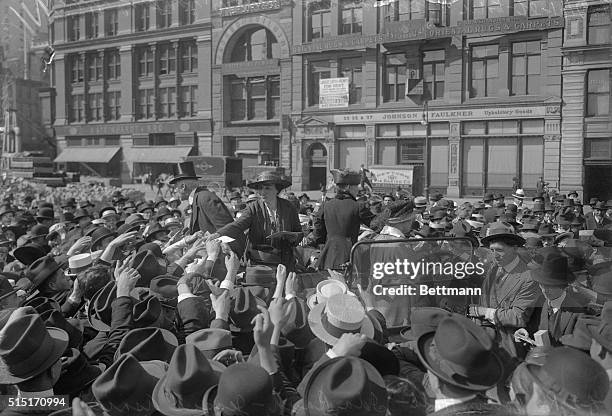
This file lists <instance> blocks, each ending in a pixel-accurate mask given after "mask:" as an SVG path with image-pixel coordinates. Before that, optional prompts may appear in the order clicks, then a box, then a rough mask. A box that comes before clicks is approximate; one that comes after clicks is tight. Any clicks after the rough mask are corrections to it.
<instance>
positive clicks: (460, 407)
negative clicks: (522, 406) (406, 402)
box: [428, 397, 519, 416]
mask: <svg viewBox="0 0 612 416" xmlns="http://www.w3.org/2000/svg"><path fill="white" fill-rule="evenodd" d="M518 414H519V413H518V412H515V411H514V409H512V408H511V407H510V406H502V405H499V404H489V403H486V402H485V400H484V399H482V398H479V397H476V398H474V399H472V400H470V401H467V402H465V403H459V404H455V405H453V406H449V407H445V408H444V409H441V410H438V411H437V412H433V413H429V414H428V416H458V415H486V416H513V415H517V416H518Z"/></svg>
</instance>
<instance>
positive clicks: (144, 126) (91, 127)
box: [55, 121, 211, 136]
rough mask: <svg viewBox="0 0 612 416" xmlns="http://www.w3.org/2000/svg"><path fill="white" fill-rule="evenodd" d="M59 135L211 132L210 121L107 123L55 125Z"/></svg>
mask: <svg viewBox="0 0 612 416" xmlns="http://www.w3.org/2000/svg"><path fill="white" fill-rule="evenodd" d="M55 131H56V134H57V135H58V136H99V135H103V136H109V135H113V136H119V135H132V134H151V133H177V132H192V131H200V132H210V131H211V128H210V121H185V122H180V121H178V122H177V121H170V122H159V121H157V122H152V123H140V122H136V123H117V124H115V123H105V124H83V125H74V126H57V127H55Z"/></svg>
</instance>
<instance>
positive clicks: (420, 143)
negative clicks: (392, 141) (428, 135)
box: [398, 139, 425, 165]
mask: <svg viewBox="0 0 612 416" xmlns="http://www.w3.org/2000/svg"><path fill="white" fill-rule="evenodd" d="M398 145H399V150H398V156H399V160H398V163H399V164H400V165H413V164H422V163H423V160H424V151H425V140H423V139H410V140H400V141H399V142H398Z"/></svg>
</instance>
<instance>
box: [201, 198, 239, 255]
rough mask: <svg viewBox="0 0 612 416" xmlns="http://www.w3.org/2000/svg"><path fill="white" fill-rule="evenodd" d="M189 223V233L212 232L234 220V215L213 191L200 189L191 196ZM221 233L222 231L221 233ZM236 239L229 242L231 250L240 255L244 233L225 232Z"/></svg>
mask: <svg viewBox="0 0 612 416" xmlns="http://www.w3.org/2000/svg"><path fill="white" fill-rule="evenodd" d="M191 209H192V211H193V212H192V214H191V224H190V225H189V232H190V233H191V234H193V233H195V232H197V231H203V232H206V231H208V232H209V233H211V234H213V233H215V232H218V231H219V229H220V228H223V227H224V226H225V225H227V224H230V223H232V222H233V221H234V216H233V215H232V213H231V212H230V210H229V209H228V208H227V205H225V203H224V202H223V201H221V199H220V198H219V197H218V196H217V194H215V193H214V192H211V191H208V190H206V189H202V190H200V191H198V192H196V193H195V195H194V197H193V205H192V206H191ZM221 234H222V235H223V233H221ZM225 235H228V236H229V237H232V238H234V239H236V241H234V242H232V243H230V247H231V248H232V250H233V251H235V252H236V253H238V254H239V255H242V252H243V251H244V234H242V235H240V233H236V234H232V235H230V234H225Z"/></svg>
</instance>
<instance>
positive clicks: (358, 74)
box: [339, 58, 363, 104]
mask: <svg viewBox="0 0 612 416" xmlns="http://www.w3.org/2000/svg"><path fill="white" fill-rule="evenodd" d="M339 69H340V71H339V72H340V77H342V78H348V79H349V104H359V103H361V90H362V88H363V79H362V78H363V77H362V59H361V58H349V59H342V60H341V61H340V65H339Z"/></svg>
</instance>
